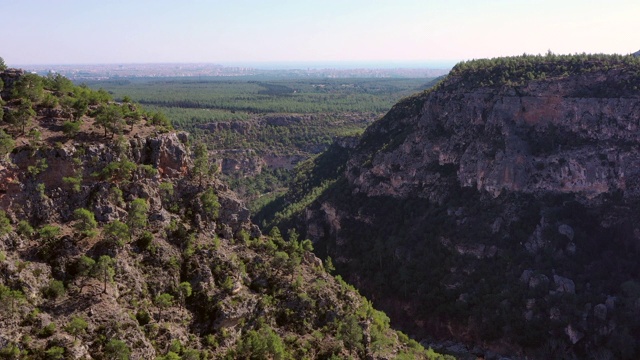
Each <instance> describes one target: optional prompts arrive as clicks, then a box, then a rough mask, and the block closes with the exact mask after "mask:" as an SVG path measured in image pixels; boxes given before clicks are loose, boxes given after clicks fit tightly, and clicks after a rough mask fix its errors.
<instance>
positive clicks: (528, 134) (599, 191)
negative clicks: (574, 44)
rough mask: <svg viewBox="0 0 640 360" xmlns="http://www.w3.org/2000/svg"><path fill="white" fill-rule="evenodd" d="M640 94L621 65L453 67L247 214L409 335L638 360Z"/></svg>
mask: <svg viewBox="0 0 640 360" xmlns="http://www.w3.org/2000/svg"><path fill="white" fill-rule="evenodd" d="M639 88H640V61H639V60H638V58H637V57H633V56H615V55H613V56H609V55H584V54H583V55H571V56H558V55H554V54H547V55H546V56H526V55H525V56H520V57H511V58H499V59H490V60H477V61H470V62H466V63H461V64H458V65H457V66H456V67H455V68H454V69H453V70H452V71H451V73H450V75H449V76H448V77H447V78H446V79H444V80H443V81H442V82H440V83H439V84H438V85H437V86H435V88H434V89H432V90H430V91H425V92H422V93H419V94H416V95H414V96H411V97H409V98H406V99H404V100H402V101H400V102H399V103H398V104H396V105H395V106H394V107H393V108H392V109H391V111H389V113H388V114H387V115H385V117H383V118H382V119H381V120H379V121H377V122H375V123H373V124H372V125H371V126H370V127H369V128H367V130H366V131H365V133H364V134H363V135H362V136H361V137H360V138H359V139H358V140H356V141H355V143H343V144H335V145H334V146H333V148H332V149H331V151H330V152H327V153H325V154H322V155H320V156H319V157H317V158H315V159H313V160H311V161H309V162H307V163H306V164H304V165H303V166H300V167H299V169H298V173H297V175H296V180H295V184H297V188H296V189H295V191H290V192H289V193H288V194H286V195H285V197H283V198H281V199H280V201H279V202H277V201H276V202H274V203H272V204H271V206H270V207H267V208H268V209H269V211H272V212H273V213H275V215H272V214H269V213H268V212H263V213H261V214H258V216H259V217H260V218H263V219H265V223H266V224H279V225H281V226H282V225H283V224H287V225H289V226H291V225H292V224H296V225H299V226H302V227H303V228H304V231H303V235H305V236H307V237H309V238H310V239H312V240H313V241H314V246H315V248H316V249H318V250H317V251H316V253H317V254H318V255H319V256H321V257H324V256H331V257H332V258H333V259H334V263H335V264H336V268H337V270H338V273H340V274H342V276H344V277H345V278H346V279H347V280H349V281H350V282H352V283H353V284H355V285H356V286H357V287H358V288H359V289H361V291H363V292H364V293H365V294H366V295H368V296H370V297H371V298H372V299H373V300H374V304H375V305H377V306H380V307H381V308H382V309H384V310H385V311H387V312H388V314H389V315H390V317H391V319H392V320H393V321H394V323H399V324H401V326H402V328H403V329H404V330H406V331H408V332H410V333H411V334H414V335H416V336H425V335H435V336H436V337H437V338H439V339H441V340H452V339H453V340H456V341H460V342H463V343H465V344H467V349H468V351H469V352H472V353H478V352H479V350H478V347H480V348H483V349H485V351H486V352H485V354H487V353H488V352H499V353H502V354H508V355H510V356H512V357H516V358H520V357H521V358H524V357H529V358H567V359H572V358H581V359H633V358H637V357H638V355H639V354H640V353H639V352H638V351H640V348H639V347H638V345H640V344H638V340H637V339H639V338H640V322H638V320H637V319H639V318H640V317H639V315H640V279H639V278H638V274H640V267H639V265H638V264H639V263H638V261H637V259H638V257H639V256H640V246H639V245H638V244H640V238H639V235H638V234H640V228H638V224H639V223H640V217H639V215H638V213H637V211H636V209H638V207H639V206H640V192H639V190H638V189H639V187H638V184H640V173H639V172H638V169H640V155H638V154H639V152H638V150H639V147H640V128H639V125H640V115H639V114H640V113H639V112H638V109H639V108H640V90H639ZM293 188H295V186H292V189H293Z"/></svg>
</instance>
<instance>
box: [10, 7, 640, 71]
mask: <svg viewBox="0 0 640 360" xmlns="http://www.w3.org/2000/svg"><path fill="white" fill-rule="evenodd" d="M0 12H2V13H3V14H5V16H4V17H3V21H2V22H1V23H0V33H2V34H4V35H5V36H3V41H2V46H1V47H0V56H1V57H3V58H4V60H5V62H6V63H7V64H8V65H9V66H14V65H39V64H140V63H209V64H220V65H224V66H237V65H241V64H253V66H255V65H256V64H262V65H263V66H266V65H269V64H270V66H283V65H284V66H293V65H296V64H297V65H302V66H304V64H318V66H322V64H334V65H335V66H342V65H341V64H349V63H350V64H364V65H366V66H367V67H375V65H374V64H379V65H383V66H380V67H393V64H399V66H402V67H405V66H409V65H407V64H418V65H419V67H439V66H437V65H435V66H434V65H433V64H439V65H441V66H447V67H451V66H452V65H453V64H455V63H456V62H458V61H460V60H470V59H474V58H486V57H497V56H511V55H519V54H522V53H528V54H539V53H546V52H547V51H548V50H551V51H553V52H554V53H559V54H566V53H582V52H587V53H619V54H628V53H632V52H635V51H637V50H639V49H640V44H637V43H633V40H635V39H634V36H635V35H636V34H638V33H640V22H638V21H637V20H636V19H635V16H636V15H637V14H638V13H640V1H637V0H609V1H606V2H604V1H590V0H488V1H478V0H450V1H436V0H323V1H317V0H273V1H262V0H234V1H226V0H225V1H222V0H210V1H207V0H187V1H183V2H177V1H172V0H128V1H125V0H112V1H95V0H60V1H49V0H0ZM420 64H424V65H420ZM414 66H416V65H414Z"/></svg>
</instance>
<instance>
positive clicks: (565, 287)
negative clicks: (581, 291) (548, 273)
mask: <svg viewBox="0 0 640 360" xmlns="http://www.w3.org/2000/svg"><path fill="white" fill-rule="evenodd" d="M553 282H554V284H555V285H556V291H557V292H565V293H569V294H575V293H576V285H575V284H574V283H573V280H571V279H569V278H566V277H562V276H559V275H553Z"/></svg>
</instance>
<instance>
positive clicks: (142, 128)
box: [0, 62, 441, 359]
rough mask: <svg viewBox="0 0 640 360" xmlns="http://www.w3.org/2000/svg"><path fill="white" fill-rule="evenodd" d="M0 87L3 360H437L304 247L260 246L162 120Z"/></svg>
mask: <svg viewBox="0 0 640 360" xmlns="http://www.w3.org/2000/svg"><path fill="white" fill-rule="evenodd" d="M0 64H2V63H1V62H0ZM0 79H2V80H3V84H4V85H5V87H4V91H3V92H2V98H3V99H5V100H6V106H4V107H3V112H4V121H3V122H2V123H0V147H1V150H2V153H1V154H0V155H1V156H2V158H1V161H0V209H1V210H0V313H1V314H2V316H0V357H3V358H11V359H17V358H28V359H33V358H35V359H39V358H46V359H60V358H74V359H79V358H83V359H84V358H102V359H116V358H117V359H128V358H137V359H154V358H157V359H177V358H182V359H211V358H229V359H236V358H238V359H249V358H250V359H294V358H295V359H302V358H309V359H315V358H318V359H329V358H332V359H335V358H350V357H355V358H377V359H389V358H441V356H440V355H437V354H435V353H434V352H432V351H425V350H424V349H423V348H422V347H421V346H420V345H419V344H418V343H416V342H415V341H413V340H410V339H409V338H408V337H407V336H406V335H403V334H401V333H397V332H395V331H393V330H391V329H390V328H389V319H388V318H387V317H386V315H384V313H381V312H379V311H376V310H375V309H373V308H372V306H371V304H370V302H368V301H367V300H366V299H364V298H363V297H361V296H360V295H359V294H358V293H357V291H356V290H355V289H354V288H353V287H351V286H349V285H347V284H346V283H345V282H344V281H342V280H341V279H340V278H334V277H332V276H331V275H329V273H328V272H326V271H325V269H324V266H323V264H322V262H321V261H320V260H319V259H318V258H316V257H315V256H314V255H313V254H312V253H311V252H310V250H311V249H312V247H311V243H310V241H308V240H304V241H300V240H299V239H297V237H296V234H295V232H294V231H290V232H288V241H285V240H284V239H283V238H282V236H281V235H280V234H279V232H277V231H273V232H272V233H271V234H270V236H268V237H266V236H262V235H261V233H260V230H259V229H258V227H257V226H255V225H253V224H252V223H251V222H250V221H249V212H248V210H246V209H245V208H244V207H243V205H242V203H241V202H240V201H239V200H238V199H237V198H236V196H235V194H234V193H232V192H231V191H229V190H228V188H227V186H226V185H224V184H223V183H221V182H220V181H219V180H217V179H214V178H213V177H212V176H211V172H210V171H209V170H210V168H211V164H209V163H208V157H207V155H206V152H202V151H201V150H202V148H201V147H200V148H198V149H197V151H196V152H195V156H192V154H191V152H190V150H189V148H188V136H187V134H186V133H175V132H172V131H170V130H169V129H167V128H166V125H167V124H166V123H163V122H162V121H159V120H158V119H162V116H160V115H158V114H153V115H151V114H147V113H145V112H144V111H143V110H142V109H141V108H140V107H139V106H137V105H135V104H132V103H115V102H113V101H112V100H111V99H110V98H109V96H108V94H106V93H105V92H95V91H91V90H89V89H86V88H83V87H76V86H73V85H72V84H71V83H70V82H68V80H66V79H64V78H62V77H59V76H51V77H48V78H40V77H38V76H35V75H30V74H24V73H22V72H21V71H19V70H15V69H2V68H0ZM61 104H69V108H66V107H65V106H66V105H61ZM132 112H135V113H136V114H132ZM132 117H135V118H136V119H137V120H136V121H135V122H133V120H131V119H130V118H132ZM126 122H131V123H132V124H131V126H129V125H128V124H126ZM159 122H160V125H158V123H159ZM68 123H73V124H75V125H68ZM65 124H67V125H65ZM125 124H126V125H127V126H124V125H125ZM163 124H164V125H163ZM76 125H77V126H76ZM69 129H72V130H74V131H70V130H69ZM103 130H104V133H103Z"/></svg>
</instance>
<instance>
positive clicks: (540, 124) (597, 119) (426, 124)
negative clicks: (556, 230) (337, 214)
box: [348, 70, 640, 198]
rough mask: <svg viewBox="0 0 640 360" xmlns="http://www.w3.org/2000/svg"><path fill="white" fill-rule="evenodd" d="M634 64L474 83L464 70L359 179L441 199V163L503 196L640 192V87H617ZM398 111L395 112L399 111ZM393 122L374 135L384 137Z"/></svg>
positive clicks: (352, 166) (356, 165) (381, 190)
mask: <svg viewBox="0 0 640 360" xmlns="http://www.w3.org/2000/svg"><path fill="white" fill-rule="evenodd" d="M628 76H629V75H628V74H625V72H624V70H615V71H608V72H597V73H593V74H589V75H581V76H571V77H566V78H561V79H546V80H540V81H531V82H527V83H526V84H524V85H521V86H502V87H484V88H466V87H465V86H464V82H463V81H462V80H461V79H459V78H456V77H455V76H453V77H450V78H448V79H447V80H446V81H445V82H444V83H443V84H442V86H441V87H440V89H439V90H438V91H434V92H431V93H429V94H428V95H423V96H422V97H420V99H419V100H415V101H421V102H422V105H421V108H420V110H419V112H417V113H415V114H414V115H413V117H412V118H411V119H410V120H408V119H393V120H387V121H386V122H391V121H398V120H399V121H400V123H404V122H406V124H403V125H402V126H404V128H405V129H406V131H407V132H408V134H406V136H405V137H404V139H394V140H393V141H396V142H397V143H396V144H395V146H394V147H393V148H392V149H384V148H383V149H381V151H379V152H378V153H377V154H375V155H374V156H373V157H372V158H371V160H370V162H371V165H370V167H369V168H367V167H361V166H360V165H361V164H362V162H360V161H361V160H362V158H363V157H368V156H370V154H368V153H365V154H361V155H360V156H359V157H357V158H356V159H353V160H352V161H351V162H350V163H349V171H348V176H349V180H350V182H351V183H352V184H353V185H354V186H355V187H356V188H357V189H358V190H359V191H363V192H365V193H366V194H368V195H393V196H398V197H407V196H415V195H417V196H421V197H425V198H432V197H433V194H432V189H433V187H434V186H437V183H438V182H439V177H437V176H434V171H433V169H434V167H435V168H438V167H446V166H452V167H453V168H455V173H456V177H457V182H458V183H459V184H460V185H461V186H463V187H474V188H476V189H477V190H480V191H486V192H488V193H490V194H491V195H492V196H494V197H496V196H498V195H500V194H501V193H503V192H505V191H516V192H523V193H531V194H535V193H537V192H541V191H548V192H560V193H577V194H581V195H583V196H584V197H586V198H593V197H596V196H598V195H600V194H603V193H606V192H609V191H613V190H618V189H619V190H622V191H624V192H625V194H627V195H629V196H637V191H638V189H637V186H638V185H637V183H638V175H639V171H640V166H639V165H640V155H639V154H638V152H637V147H638V145H639V144H640V132H639V131H638V130H639V129H638V127H639V117H638V110H639V107H640V101H639V98H640V93H639V92H637V91H636V92H629V91H625V90H624V89H616V83H617V82H620V81H622V80H624V78H625V77H628ZM390 115H391V114H390ZM385 126H388V125H387V124H386V123H385V120H383V121H381V123H380V124H377V125H376V126H373V127H372V128H371V129H370V130H369V131H368V133H367V134H366V135H365V138H364V141H365V142H366V141H367V137H379V136H384V134H383V131H384V127H385Z"/></svg>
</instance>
